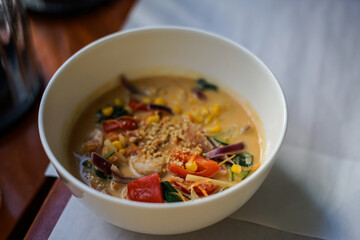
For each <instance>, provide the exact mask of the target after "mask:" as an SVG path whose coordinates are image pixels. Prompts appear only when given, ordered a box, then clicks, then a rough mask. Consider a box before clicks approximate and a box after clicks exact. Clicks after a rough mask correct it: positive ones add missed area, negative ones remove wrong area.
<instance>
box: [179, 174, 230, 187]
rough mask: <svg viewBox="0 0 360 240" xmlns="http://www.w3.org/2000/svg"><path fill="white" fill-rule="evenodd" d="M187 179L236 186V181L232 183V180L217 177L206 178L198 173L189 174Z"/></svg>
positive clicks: (223, 185) (221, 185) (222, 185)
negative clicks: (222, 179) (226, 180)
mask: <svg viewBox="0 0 360 240" xmlns="http://www.w3.org/2000/svg"><path fill="white" fill-rule="evenodd" d="M185 180H186V181H190V182H196V181H201V180H207V181H209V182H212V183H214V184H215V185H218V186H220V187H231V186H234V185H235V183H231V182H225V181H221V180H216V179H211V178H206V177H201V176H196V175H192V174H188V175H187V176H186V178H185Z"/></svg>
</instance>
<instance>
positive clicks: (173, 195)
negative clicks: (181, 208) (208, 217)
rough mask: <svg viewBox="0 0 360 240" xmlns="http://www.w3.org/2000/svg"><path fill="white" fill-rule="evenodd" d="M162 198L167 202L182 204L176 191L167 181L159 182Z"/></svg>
mask: <svg viewBox="0 0 360 240" xmlns="http://www.w3.org/2000/svg"><path fill="white" fill-rule="evenodd" d="M161 188H162V193H163V198H164V200H166V201H167V202H182V201H183V200H182V199H181V197H180V196H179V193H178V191H177V190H176V189H175V188H174V187H173V186H171V184H170V183H169V182H168V181H163V182H161Z"/></svg>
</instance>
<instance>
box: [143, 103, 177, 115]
mask: <svg viewBox="0 0 360 240" xmlns="http://www.w3.org/2000/svg"><path fill="white" fill-rule="evenodd" d="M148 108H149V110H159V111H164V112H167V113H170V114H172V115H173V114H174V113H173V111H172V110H171V108H168V107H166V106H164V105H159V104H152V103H150V104H149V105H148Z"/></svg>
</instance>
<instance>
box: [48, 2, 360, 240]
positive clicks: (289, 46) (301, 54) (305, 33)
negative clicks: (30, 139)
mask: <svg viewBox="0 0 360 240" xmlns="http://www.w3.org/2000/svg"><path fill="white" fill-rule="evenodd" d="M152 25H177V26H189V27H195V28H200V29H204V30H208V31H212V32H215V33H218V34H220V35H223V36H225V37H228V38H230V39H232V40H234V41H236V42H238V43H240V44H242V45H243V46H245V47H246V48H248V49H249V50H250V51H252V52H253V53H255V54H256V55H257V56H258V57H259V58H260V59H262V60H263V61H264V62H265V64H266V65H268V67H269V68H270V69H271V70H272V71H273V72H274V74H275V75H276V76H277V78H278V80H279V82H280V84H281V85H282V87H283V89H284V92H285V95H286V98H287V102H288V110H289V128H288V133H287V136H286V139H285V144H284V147H283V148H282V149H281V152H280V154H279V157H278V159H277V162H276V164H275V166H274V168H273V169H272V171H271V173H270V175H269V177H268V178H267V180H266V181H265V183H264V184H263V186H262V187H261V188H260V189H259V190H258V191H257V192H256V194H255V195H254V196H253V197H252V198H251V199H250V200H249V202H248V203H246V204H245V205H244V206H243V207H242V208H240V209H239V210H238V211H237V212H236V213H234V214H233V215H232V216H230V217H229V218H227V219H226V220H224V221H222V222H220V223H218V224H215V225H213V226H211V227H208V228H206V229H203V230H200V231H197V232H194V233H188V234H183V235H177V236H173V237H172V238H173V239H184V238H186V239H199V238H200V237H202V238H204V239H218V238H219V237H220V236H223V237H224V239H225V237H226V236H227V238H228V239H229V238H236V239H237V238H240V237H243V238H245V239H247V238H251V239H262V238H272V239H277V238H284V239H289V238H291V239H304V238H306V239H307V238H308V237H306V236H312V237H319V238H327V239H356V238H359V237H360V228H359V226H360V204H359V202H360V185H359V184H358V182H359V181H360V157H359V156H360V147H359V144H360V94H359V93H358V92H359V91H360V1H330V0H328V1H325V0H317V1H315V0H301V1H296V0H243V1H237V0H228V1H217V0H197V1H193V0H167V1H165V0H146V1H140V2H139V3H138V4H137V6H136V7H135V9H134V10H133V11H132V14H131V16H130V17H129V19H128V22H127V24H126V26H125V28H126V29H129V28H134V27H140V26H152ZM69 219H72V220H71V222H70V221H69ZM74 219H77V220H76V221H75V220H74ZM94 222H95V223H96V224H95V225H96V226H97V227H96V228H93V227H92V226H93V225H94ZM254 223H255V224H254ZM64 229H67V230H66V231H64ZM276 229H277V230H276ZM294 233H295V234H294ZM99 234H100V235H99ZM297 234H300V235H297ZM67 236H73V237H75V238H76V236H78V238H80V237H81V238H87V239H98V237H99V236H101V238H104V237H105V238H109V239H168V238H169V237H168V236H167V237H164V236H163V237H160V236H150V235H144V234H138V233H133V232H129V231H126V230H123V229H119V228H116V227H114V226H112V225H110V224H108V223H106V222H104V221H103V220H101V219H98V218H96V216H93V214H92V213H91V212H89V211H88V210H87V209H86V208H85V207H83V206H82V205H81V204H80V203H79V202H78V201H77V200H76V199H75V198H72V199H71V200H70V202H69V204H68V205H67V207H66V208H65V210H64V213H63V214H62V216H61V218H60V219H59V221H58V223H57V226H56V227H55V229H54V231H53V232H52V235H51V238H52V239H66V238H67ZM103 236H104V237H103Z"/></svg>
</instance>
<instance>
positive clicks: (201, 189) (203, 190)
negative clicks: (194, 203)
mask: <svg viewBox="0 0 360 240" xmlns="http://www.w3.org/2000/svg"><path fill="white" fill-rule="evenodd" d="M196 187H197V188H198V189H199V190H200V191H201V192H202V194H203V195H204V196H205V197H207V196H209V195H208V194H207V192H206V191H205V189H203V188H202V187H201V186H196Z"/></svg>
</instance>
